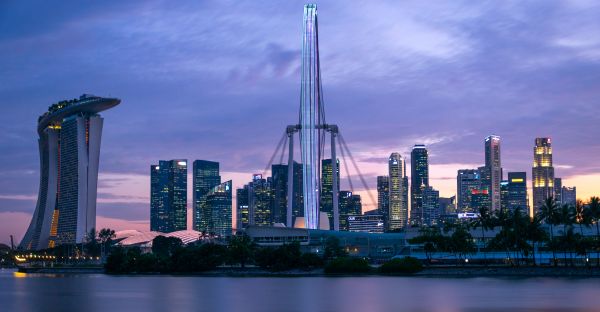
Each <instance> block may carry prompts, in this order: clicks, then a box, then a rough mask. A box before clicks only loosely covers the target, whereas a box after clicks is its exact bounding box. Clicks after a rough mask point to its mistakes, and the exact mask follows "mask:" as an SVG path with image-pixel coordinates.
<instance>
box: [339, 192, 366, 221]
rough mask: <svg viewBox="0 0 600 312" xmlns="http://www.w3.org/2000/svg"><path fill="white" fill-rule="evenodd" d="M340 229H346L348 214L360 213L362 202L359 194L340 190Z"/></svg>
mask: <svg viewBox="0 0 600 312" xmlns="http://www.w3.org/2000/svg"><path fill="white" fill-rule="evenodd" d="M339 205H340V231H348V216H351V215H360V214H361V213H362V203H361V199H360V195H358V194H352V192H350V191H340V193H339Z"/></svg>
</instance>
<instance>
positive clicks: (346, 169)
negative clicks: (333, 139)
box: [334, 133, 354, 193]
mask: <svg viewBox="0 0 600 312" xmlns="http://www.w3.org/2000/svg"><path fill="white" fill-rule="evenodd" d="M338 137H339V133H338ZM338 145H339V147H340V152H341V153H342V159H343V160H344V170H345V171H346V176H347V177H348V184H350V191H351V192H352V193H354V185H353V184H352V178H351V177H350V170H348V167H350V166H348V162H347V161H346V153H345V152H344V149H343V148H342V143H341V142H340V140H338ZM334 174H336V173H334ZM340 184H341V183H340ZM338 187H339V186H338ZM340 189H341V187H340Z"/></svg>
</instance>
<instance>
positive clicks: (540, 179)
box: [531, 138, 554, 213]
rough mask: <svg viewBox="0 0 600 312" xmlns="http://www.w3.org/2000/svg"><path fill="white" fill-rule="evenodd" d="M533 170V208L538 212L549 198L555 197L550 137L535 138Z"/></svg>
mask: <svg viewBox="0 0 600 312" xmlns="http://www.w3.org/2000/svg"><path fill="white" fill-rule="evenodd" d="M531 171H532V175H531V177H532V178H531V179H532V180H531V181H532V187H533V208H534V213H536V212H538V211H539V209H540V207H541V206H542V205H543V204H544V202H545V201H546V199H547V198H549V197H554V167H553V166H552V140H551V139H550V138H536V139H535V146H534V147H533V168H532V169H531Z"/></svg>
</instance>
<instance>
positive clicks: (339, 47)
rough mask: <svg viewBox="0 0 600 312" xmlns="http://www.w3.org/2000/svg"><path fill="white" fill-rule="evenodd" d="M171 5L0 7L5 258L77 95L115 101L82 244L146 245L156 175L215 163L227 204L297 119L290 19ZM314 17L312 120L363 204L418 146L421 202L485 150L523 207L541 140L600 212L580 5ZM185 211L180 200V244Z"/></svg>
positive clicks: (592, 56) (323, 12)
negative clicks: (344, 148) (316, 59)
mask: <svg viewBox="0 0 600 312" xmlns="http://www.w3.org/2000/svg"><path fill="white" fill-rule="evenodd" d="M178 5H179V6H178V7H176V8H169V9H167V8H166V7H167V5H165V4H163V3H161V2H144V3H118V2H112V3H109V5H103V6H100V7H93V6H85V7H84V6H80V5H78V3H77V2H73V3H69V2H68V1H65V2H61V3H60V4H47V3H45V2H39V3H35V2H30V3H19V2H6V3H3V4H0V8H2V9H1V10H0V17H1V18H0V25H2V26H0V27H5V31H3V32H2V33H1V35H0V51H2V52H3V53H2V54H3V55H5V57H4V58H3V59H2V60H0V73H1V75H2V76H3V77H4V78H5V79H3V80H4V81H6V83H5V84H3V85H1V86H0V95H2V98H3V99H4V101H5V102H6V103H8V105H5V107H4V109H5V113H4V114H2V116H1V117H0V118H2V120H1V122H0V125H1V127H2V128H1V130H2V131H1V133H2V135H1V136H0V142H2V146H3V152H4V153H2V156H0V157H2V158H1V159H0V176H2V179H1V180H0V183H1V184H0V189H1V191H0V243H7V242H9V237H8V235H9V234H14V235H15V243H18V242H19V241H20V239H21V237H22V236H23V234H24V232H25V230H26V229H27V226H28V224H29V221H30V219H31V214H32V213H33V210H34V209H35V204H36V200H37V192H38V188H39V155H38V149H37V138H38V137H37V133H36V127H35V123H36V121H37V117H38V116H39V115H41V114H42V113H43V112H45V111H46V109H47V107H48V106H50V105H51V104H52V103H56V102H58V101H61V100H63V99H70V98H74V97H78V96H79V95H81V94H83V93H91V94H95V95H98V96H112V97H117V98H119V99H121V101H122V103H121V104H120V105H119V106H118V107H115V108H113V109H111V110H108V111H105V112H103V113H101V116H103V117H104V121H105V123H104V129H103V137H102V148H101V155H100V170H99V180H98V209H97V224H98V226H97V227H98V229H100V228H102V227H111V228H114V229H117V230H122V229H146V230H149V226H148V224H149V211H150V200H149V191H150V177H149V175H150V172H149V168H150V165H152V164H153V163H156V162H157V161H158V160H168V159H187V160H188V164H191V162H193V161H194V160H196V159H206V160H213V161H218V162H219V163H220V166H221V169H222V170H221V176H222V180H223V181H226V180H233V183H234V184H233V187H234V188H238V187H240V186H241V185H243V184H246V183H247V182H248V181H250V180H251V175H252V174H253V173H263V169H264V167H265V166H266V165H267V162H268V160H269V157H270V155H271V154H272V153H273V151H274V149H275V147H276V144H277V140H278V138H279V137H280V136H281V135H282V134H283V132H284V130H285V126H286V125H288V124H290V123H294V122H295V120H297V113H298V106H299V104H298V103H299V91H300V73H299V64H300V49H301V20H302V14H301V13H302V11H301V8H302V5H303V2H293V3H292V4H290V3H286V4H285V5H281V4H279V3H277V2H271V3H269V5H258V4H257V3H254V2H243V3H239V4H236V3H233V2H230V3H227V4H225V5H223V4H219V3H212V2H207V3H202V4H198V3H193V2H187V3H183V4H182V3H179V4H178ZM318 5H319V13H320V14H319V15H320V19H319V24H320V25H319V26H320V27H319V35H320V38H319V39H320V40H319V45H320V50H321V52H322V54H321V71H322V77H323V90H324V96H325V111H326V114H327V116H328V117H329V118H328V119H327V120H328V121H329V122H332V123H335V124H337V125H338V126H339V127H340V131H341V132H342V133H343V134H344V137H345V138H346V139H347V142H348V145H349V148H350V149H351V150H352V153H353V156H354V157H355V159H356V160H357V162H358V165H359V167H360V169H361V171H362V173H363V175H364V176H365V178H366V180H367V183H368V184H369V186H370V189H371V192H373V194H374V195H376V188H375V185H376V178H375V177H376V176H377V175H386V174H387V158H388V156H389V154H391V153H392V152H399V153H400V154H401V155H402V156H403V157H404V158H405V159H406V160H407V172H410V170H409V169H410V157H409V153H410V149H411V148H412V146H413V145H415V144H425V145H426V147H427V149H428V151H429V153H430V169H429V172H430V184H431V186H433V187H434V188H436V189H438V190H440V196H444V197H450V196H452V195H453V194H454V193H455V192H456V174H457V170H458V169H472V168H477V167H478V166H480V165H481V164H483V162H484V153H483V151H484V144H483V142H484V138H485V137H486V136H488V135H491V134H496V135H499V136H500V138H501V151H502V167H503V171H504V172H514V171H524V172H527V179H528V189H529V194H530V201H531V190H530V189H531V182H530V181H531V167H532V161H533V146H534V139H535V138H536V137H551V138H552V141H553V142H552V143H553V155H554V161H555V164H554V167H555V168H556V177H561V178H563V185H565V186H576V187H577V194H578V198H582V199H587V198H589V197H590V196H592V195H600V189H599V188H598V185H599V184H600V165H599V164H598V160H597V159H598V156H597V155H598V154H599V153H600V143H599V142H597V140H596V138H595V135H594V134H597V133H598V130H599V125H600V115H599V114H598V113H600V105H598V103H597V101H598V100H597V99H598V98H600V88H598V87H600V76H599V75H600V74H599V73H600V41H598V40H595V39H594V36H593V34H594V32H595V30H596V29H598V26H600V22H599V21H600V19H599V18H598V17H600V13H596V12H594V10H590V8H591V7H593V6H594V5H596V4H594V3H593V2H589V3H587V4H586V2H585V1H567V2H561V3H544V2H542V3H530V4H507V3H503V4H494V5H489V4H488V5H485V4H480V5H472V4H457V3H452V4H451V3H435V4H434V3H426V4H424V3H419V2H414V3H404V4H402V5H397V4H396V5H394V4H391V3H390V4H388V3H385V4H384V3H377V4H373V5H368V6H362V7H361V10H355V9H354V7H352V8H350V7H351V6H347V5H343V4H341V3H335V2H328V1H322V2H319V3H318ZM47 10H48V11H47ZM49 12H53V13H56V14H52V13H50V14H48V13H49ZM132 16H133V17H134V18H132ZM207 17H208V18H207ZM265 17H268V18H265ZM524 17H526V18H524ZM9 26H10V28H8V27H9ZM492 117H493V118H494V120H490V119H491V118H492ZM390 133H392V134H390ZM582 151H583V152H582ZM296 160H298V158H296ZM343 165H344V164H342V166H343ZM188 167H190V166H188ZM349 170H350V171H351V173H352V172H353V170H352V168H349ZM189 173H190V170H188V183H190V182H191V174H189ZM340 174H341V177H342V179H341V188H340V189H342V190H345V189H348V182H347V177H346V175H345V169H344V168H340ZM355 174H356V173H354V175H355ZM504 176H506V173H505V174H504ZM356 179H357V177H356V176H354V178H353V181H357V180H356ZM355 184H356V183H355ZM355 190H358V192H357V193H359V194H361V197H362V200H363V211H366V210H371V209H373V208H374V207H373V206H372V205H373V203H370V200H369V196H366V193H365V192H364V191H361V188H356V189H355ZM191 198H192V196H191V188H189V187H188V227H189V225H190V224H191V218H190V215H191V208H192V206H191V204H190V202H191ZM234 206H235V200H234ZM233 215H234V216H235V208H234V212H233ZM234 220H235V217H234ZM234 224H235V223H234Z"/></svg>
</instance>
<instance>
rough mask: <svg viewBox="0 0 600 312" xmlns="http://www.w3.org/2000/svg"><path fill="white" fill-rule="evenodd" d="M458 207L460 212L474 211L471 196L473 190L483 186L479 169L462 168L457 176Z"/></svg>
mask: <svg viewBox="0 0 600 312" xmlns="http://www.w3.org/2000/svg"><path fill="white" fill-rule="evenodd" d="M456 183H457V185H456V195H457V197H458V198H457V201H456V209H457V212H459V213H466V212H473V209H472V208H471V196H472V193H473V190H479V189H480V188H481V175H480V173H479V170H477V169H460V170H458V175H457V177H456Z"/></svg>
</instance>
